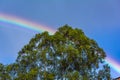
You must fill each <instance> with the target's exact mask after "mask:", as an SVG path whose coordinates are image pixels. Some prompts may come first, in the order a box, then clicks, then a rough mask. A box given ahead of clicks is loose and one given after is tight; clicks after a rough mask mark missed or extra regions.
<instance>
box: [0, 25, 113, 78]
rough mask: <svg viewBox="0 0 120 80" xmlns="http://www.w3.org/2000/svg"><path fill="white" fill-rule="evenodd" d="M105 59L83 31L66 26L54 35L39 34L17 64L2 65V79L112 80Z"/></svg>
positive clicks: (18, 59)
mask: <svg viewBox="0 0 120 80" xmlns="http://www.w3.org/2000/svg"><path fill="white" fill-rule="evenodd" d="M105 57H106V54H105V52H104V50H103V49H102V48H100V47H99V45H98V44H97V43H96V41H94V40H93V39H90V38H88V37H87V36H86V35H85V34H84V32H83V31H82V30H81V29H78V28H75V29H73V28H72V27H70V26H69V25H64V26H62V27H60V28H59V29H58V30H57V31H56V32H55V33H54V34H53V35H50V34H49V33H48V32H47V31H45V32H43V33H39V34H36V35H35V37H33V38H32V39H31V40H30V41H29V43H28V44H27V45H25V46H24V47H23V48H22V49H21V50H20V51H19V52H18V57H17V59H16V62H15V63H13V64H9V65H7V66H4V67H3V65H2V64H0V79H1V80H10V79H11V80H111V75H110V67H109V66H108V64H106V63H104V60H105ZM3 74H5V75H3ZM4 76H6V77H4Z"/></svg>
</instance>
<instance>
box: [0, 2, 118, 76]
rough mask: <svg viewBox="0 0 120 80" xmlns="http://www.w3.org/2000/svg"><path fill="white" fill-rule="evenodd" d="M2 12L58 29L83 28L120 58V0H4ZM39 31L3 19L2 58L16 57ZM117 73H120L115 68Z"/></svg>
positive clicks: (0, 25) (9, 60)
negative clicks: (67, 26)
mask: <svg viewBox="0 0 120 80" xmlns="http://www.w3.org/2000/svg"><path fill="white" fill-rule="evenodd" d="M0 13H5V14H9V15H14V16H18V17H21V18H25V19H27V20H30V21H34V22H37V23H40V24H44V25H47V26H49V27H50V28H53V29H57V28H58V27H60V26H63V25H64V24H69V25H70V26H72V27H77V28H81V29H82V30H83V31H84V32H85V33H86V35H87V36H88V37H90V38H93V39H95V40H96V41H97V43H98V44H99V45H100V47H102V48H103V49H104V51H105V52H106V54H107V55H109V56H111V57H112V58H113V59H114V60H116V62H120V58H119V53H120V47H119V44H120V37H119V34H120V1H119V0H12V1H11V0H0ZM36 33H37V32H36V31H33V30H28V29H23V28H18V26H15V25H12V24H5V23H2V22H0V37H1V38H0V62H2V63H4V64H9V63H12V62H14V61H15V59H16V56H17V52H18V51H19V50H20V49H21V48H22V47H23V46H24V45H25V44H27V43H28V41H29V40H30V39H31V38H32V37H33V36H34V35H35V34H36ZM112 74H114V77H117V76H120V74H118V73H117V72H115V71H114V70H113V69H112Z"/></svg>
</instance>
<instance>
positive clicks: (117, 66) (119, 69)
mask: <svg viewBox="0 0 120 80" xmlns="http://www.w3.org/2000/svg"><path fill="white" fill-rule="evenodd" d="M105 62H106V63H108V64H109V65H110V67H112V68H113V69H114V70H115V71H117V72H118V73H120V64H118V63H117V62H116V61H115V60H114V59H112V58H111V57H107V58H106V60H105Z"/></svg>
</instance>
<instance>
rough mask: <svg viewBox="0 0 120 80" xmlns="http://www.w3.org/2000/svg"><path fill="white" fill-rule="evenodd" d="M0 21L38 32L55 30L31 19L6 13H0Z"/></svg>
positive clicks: (52, 31) (51, 32) (52, 32)
mask: <svg viewBox="0 0 120 80" xmlns="http://www.w3.org/2000/svg"><path fill="white" fill-rule="evenodd" d="M0 22H5V23H10V24H14V25H17V26H19V27H23V28H27V29H31V30H35V31H38V32H43V31H49V33H50V34H54V32H55V30H54V29H51V28H49V27H46V26H45V25H40V24H38V23H35V22H33V21H28V20H25V19H23V18H18V17H16V16H11V15H7V14H0Z"/></svg>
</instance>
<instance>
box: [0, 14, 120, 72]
mask: <svg viewBox="0 0 120 80" xmlns="http://www.w3.org/2000/svg"><path fill="white" fill-rule="evenodd" d="M0 22H5V23H10V24H14V25H17V26H19V27H23V28H27V29H31V30H35V31H38V32H43V31H48V32H49V33H50V34H54V32H55V31H56V30H54V29H50V28H48V27H46V26H43V25H40V24H37V23H35V22H32V21H28V20H25V19H23V18H18V17H15V16H11V15H6V14H0ZM105 62H106V63H108V64H109V65H110V67H112V68H113V69H114V70H115V71H116V72H118V73H119V74H120V64H118V63H117V62H116V61H115V60H113V59H112V58H110V57H107V58H106V60H105Z"/></svg>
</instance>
